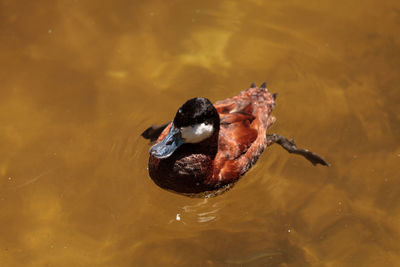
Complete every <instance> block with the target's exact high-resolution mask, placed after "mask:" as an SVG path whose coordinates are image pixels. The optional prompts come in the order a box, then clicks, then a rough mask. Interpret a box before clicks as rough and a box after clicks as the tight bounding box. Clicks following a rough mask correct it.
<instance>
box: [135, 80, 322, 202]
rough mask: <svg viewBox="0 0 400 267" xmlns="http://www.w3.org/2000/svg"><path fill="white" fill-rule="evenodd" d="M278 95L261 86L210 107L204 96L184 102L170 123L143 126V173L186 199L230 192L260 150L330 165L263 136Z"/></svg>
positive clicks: (281, 138) (285, 142)
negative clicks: (147, 144)
mask: <svg viewBox="0 0 400 267" xmlns="http://www.w3.org/2000/svg"><path fill="white" fill-rule="evenodd" d="M276 98H277V94H276V93H275V94H272V93H270V92H269V90H268V89H267V87H266V83H265V82H264V83H263V84H261V85H260V86H256V85H255V84H254V83H252V84H251V85H250V87H249V88H248V89H246V90H243V91H241V92H240V93H239V94H238V95H236V96H233V97H230V98H227V99H225V100H220V101H217V102H215V103H214V104H213V103H212V102H211V101H210V100H209V99H207V98H204V97H195V98H191V99H189V100H187V101H186V102H185V103H184V104H183V105H182V106H181V107H179V109H178V110H177V112H176V114H175V117H174V119H173V120H172V121H171V122H167V123H164V124H162V125H160V126H151V127H149V128H147V129H146V130H145V131H144V132H143V133H142V136H143V137H144V138H146V139H150V140H151V141H153V142H154V144H153V145H152V146H151V148H150V149H149V160H148V172H149V176H150V178H151V179H152V180H153V181H154V182H155V184H157V185H158V186H159V187H161V188H163V189H166V190H168V191H172V192H174V193H178V194H184V195H188V196H194V197H196V196H210V195H213V194H214V195H218V194H219V193H221V192H225V191H227V190H228V189H230V188H231V187H232V186H233V185H234V184H235V183H236V182H237V181H238V180H239V179H240V178H241V177H242V176H243V175H244V174H245V173H246V172H247V171H248V170H249V169H250V168H251V167H252V166H253V165H254V164H255V163H256V162H257V160H258V158H259V157H260V155H261V154H262V153H263V151H264V150H265V148H266V147H267V146H269V145H271V144H273V143H278V144H280V145H281V146H282V147H283V148H284V149H286V150H287V151H288V152H290V153H295V154H299V155H302V156H304V157H305V158H306V159H308V160H309V161H310V162H311V163H312V164H314V165H317V164H321V165H324V166H328V165H329V164H328V163H327V162H326V161H325V160H324V159H323V158H322V157H320V156H318V155H317V154H315V153H313V152H311V151H309V150H306V149H301V148H298V147H297V146H296V145H295V143H294V141H293V140H288V139H287V138H286V137H284V136H281V135H278V134H267V130H268V129H269V128H270V127H271V126H272V125H273V124H274V122H275V121H276V119H275V117H274V116H273V115H272V114H271V113H272V111H273V110H274V108H275V106H276Z"/></svg>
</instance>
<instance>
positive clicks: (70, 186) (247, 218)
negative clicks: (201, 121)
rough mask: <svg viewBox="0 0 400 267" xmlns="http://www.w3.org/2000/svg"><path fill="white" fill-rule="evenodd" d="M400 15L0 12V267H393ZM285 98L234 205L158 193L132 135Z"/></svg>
mask: <svg viewBox="0 0 400 267" xmlns="http://www.w3.org/2000/svg"><path fill="white" fill-rule="evenodd" d="M399 29H400V2H399V1H397V0H388V1H379V0H368V1H355V0H353V1H344V0H343V1H334V0H327V1H299V0H288V1H261V0H252V1H228V0H226V1H183V0H182V1H180V0H172V1H161V0H150V1H126V0H119V1H108V2H107V3H104V1H94V0H93V1H78V0H76V1H72V0H70V1H51V0H43V1H14V0H1V1H0V62H1V64H0V146H1V150H0V265H1V266H173V265H174V266H400V175H399V173H400V168H399V166H400V109H399V103H400V89H399V86H400V71H399V70H400V35H399ZM264 80H266V81H268V87H269V89H270V91H272V92H278V93H279V96H278V105H277V108H276V109H275V111H274V114H275V116H276V117H277V122H276V124H275V125H274V126H273V127H272V128H271V130H270V133H279V134H282V135H285V136H287V137H295V139H296V143H297V144H298V145H299V146H301V147H305V148H309V149H311V150H313V151H315V152H318V153H319V154H321V155H323V156H324V157H325V158H326V160H327V161H329V162H330V163H331V164H332V166H331V167H329V168H326V167H320V166H317V167H314V166H312V165H311V164H310V163H309V162H307V161H306V160H304V159H303V158H301V157H299V156H295V155H291V154H288V153H287V152H286V151H284V150H283V149H282V148H280V147H279V146H276V145H274V146H272V147H270V148H268V149H267V150H266V151H265V152H264V154H263V156H262V157H261V158H260V160H259V161H258V162H257V164H256V166H254V167H253V168H252V169H251V171H250V172H249V173H247V174H246V175H245V176H244V177H243V178H242V180H240V181H239V182H238V183H237V184H236V185H235V187H234V188H233V189H231V190H230V191H228V192H226V193H225V194H223V195H221V196H218V197H215V198H210V199H193V198H188V197H185V196H181V195H177V194H173V193H170V192H167V191H164V190H162V189H160V188H158V187H157V186H156V185H155V184H154V183H153V182H152V180H151V179H150V178H149V176H148V173H147V159H148V149H149V144H148V142H147V141H146V140H144V139H142V138H141V137H140V133H141V132H142V131H143V130H144V129H145V128H146V127H148V126H149V125H151V124H157V123H163V122H166V121H168V120H171V119H172V118H173V116H174V114H175V112H176V109H177V108H178V107H179V106H180V105H181V104H182V103H184V102H185V100H187V99H189V98H191V97H194V96H203V97H208V98H209V99H211V100H212V101H216V100H220V99H224V98H226V97H228V96H233V95H235V94H237V93H238V92H239V91H241V90H243V89H246V88H247V87H248V86H249V85H250V83H251V82H252V81H255V82H257V84H261V83H262V82H263V81H264Z"/></svg>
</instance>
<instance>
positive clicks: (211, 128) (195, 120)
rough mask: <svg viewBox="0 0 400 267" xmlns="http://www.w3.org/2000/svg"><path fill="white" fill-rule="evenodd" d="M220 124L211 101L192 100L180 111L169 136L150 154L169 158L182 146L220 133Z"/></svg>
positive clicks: (160, 157) (205, 99)
mask: <svg viewBox="0 0 400 267" xmlns="http://www.w3.org/2000/svg"><path fill="white" fill-rule="evenodd" d="M219 124H220V120H219V115H218V112H217V110H216V109H215V107H214V106H213V104H212V103H211V102H210V100H208V99H207V98H201V97H196V98H192V99H190V100H188V101H186V103H185V104H183V105H182V106H181V107H180V108H179V109H178V111H177V112H176V115H175V118H174V120H173V122H172V125H171V128H170V130H169V133H168V135H167V136H166V137H165V138H164V139H163V140H161V141H160V142H159V143H157V144H155V145H154V146H152V147H151V148H150V154H151V155H153V156H154V157H156V158H159V159H164V158H168V157H170V156H171V155H172V154H173V153H174V151H176V150H177V149H178V148H179V147H180V146H181V145H183V144H186V143H190V144H197V143H200V142H202V141H205V140H207V139H208V138H210V137H211V136H213V135H214V134H215V133H218V131H219Z"/></svg>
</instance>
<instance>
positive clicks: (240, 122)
mask: <svg viewBox="0 0 400 267" xmlns="http://www.w3.org/2000/svg"><path fill="white" fill-rule="evenodd" d="M214 106H215V108H216V109H217V111H218V112H219V114H220V121H221V125H220V134H219V140H218V153H217V155H216V157H215V160H214V166H215V168H214V169H215V171H214V174H213V179H216V180H219V181H220V182H223V183H229V182H233V181H235V180H237V179H238V178H239V177H240V176H241V175H243V174H244V173H245V172H246V171H247V170H248V169H249V168H250V167H251V166H252V165H253V164H254V163H255V162H256V161H257V159H258V157H259V156H260V154H261V153H262V152H263V150H264V149H265V147H266V146H267V138H266V132H267V129H268V128H269V127H270V126H271V125H272V124H273V123H274V121H275V118H274V117H273V116H271V115H270V114H271V112H272V110H273V108H274V106H275V101H274V97H273V95H272V94H270V93H269V92H268V90H266V89H263V88H250V89H248V90H246V91H243V92H241V93H240V94H239V95H237V96H235V97H232V98H228V99H226V100H223V101H218V102H216V103H215V104H214Z"/></svg>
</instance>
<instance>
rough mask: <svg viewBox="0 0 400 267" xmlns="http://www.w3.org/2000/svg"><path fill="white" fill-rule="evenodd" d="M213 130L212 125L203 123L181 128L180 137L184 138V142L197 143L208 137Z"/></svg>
mask: <svg viewBox="0 0 400 267" xmlns="http://www.w3.org/2000/svg"><path fill="white" fill-rule="evenodd" d="M213 132H214V127H213V126H212V125H211V124H205V123H199V124H196V125H194V126H187V127H182V128H181V133H182V138H183V139H185V143H199V142H201V141H203V140H205V139H207V138H208V137H210V136H211V135H212V134H213Z"/></svg>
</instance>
